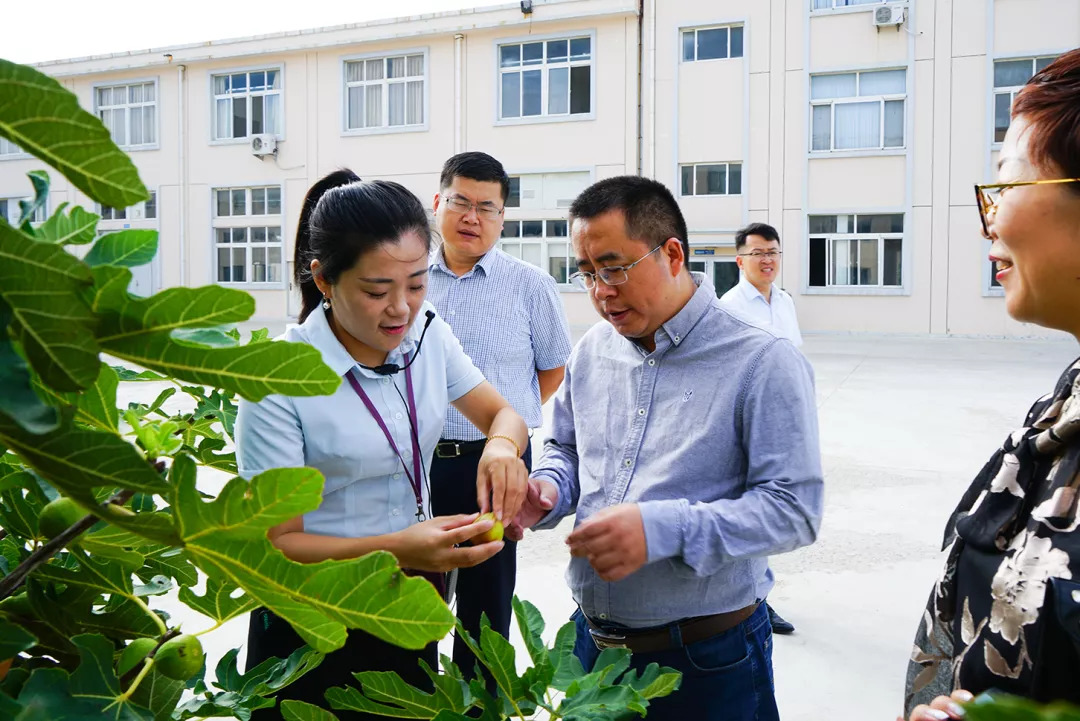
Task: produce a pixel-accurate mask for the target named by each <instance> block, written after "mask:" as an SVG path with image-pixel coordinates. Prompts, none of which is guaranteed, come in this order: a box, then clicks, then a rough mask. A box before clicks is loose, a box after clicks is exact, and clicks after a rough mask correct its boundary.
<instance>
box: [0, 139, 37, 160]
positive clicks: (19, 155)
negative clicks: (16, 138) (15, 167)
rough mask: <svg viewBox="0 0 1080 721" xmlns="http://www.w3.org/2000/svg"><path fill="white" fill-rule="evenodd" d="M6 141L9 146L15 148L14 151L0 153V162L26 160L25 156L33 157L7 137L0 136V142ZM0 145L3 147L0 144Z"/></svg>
mask: <svg viewBox="0 0 1080 721" xmlns="http://www.w3.org/2000/svg"><path fill="white" fill-rule="evenodd" d="M3 143H7V144H8V145H10V146H11V147H13V148H15V152H14V153H0V162H3V161H5V160H26V159H27V158H33V157H34V156H33V155H31V154H30V153H28V152H26V151H25V150H23V149H22V148H21V147H19V146H18V145H17V144H16V143H13V142H11V141H10V140H8V139H7V138H0V144H3ZM0 147H3V146H2V145H0Z"/></svg>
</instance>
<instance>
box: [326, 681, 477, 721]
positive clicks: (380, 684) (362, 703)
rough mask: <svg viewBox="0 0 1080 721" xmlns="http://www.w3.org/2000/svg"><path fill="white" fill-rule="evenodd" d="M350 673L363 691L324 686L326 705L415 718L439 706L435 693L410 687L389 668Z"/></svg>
mask: <svg viewBox="0 0 1080 721" xmlns="http://www.w3.org/2000/svg"><path fill="white" fill-rule="evenodd" d="M353 676H355V677H356V680H357V681H359V682H360V683H361V685H362V686H363V688H364V691H363V693H361V692H360V691H359V690H358V689H357V688H355V687H353V686H344V687H343V686H335V687H333V688H330V689H327V691H326V700H327V701H329V702H330V708H332V709H337V710H338V711H358V712H362V713H371V714H381V715H383V716H393V717H395V718H416V719H430V718H432V717H433V716H435V714H437V713H439V711H440V710H441V709H442V708H443V706H442V704H441V703H440V699H439V698H438V697H436V696H435V694H430V693H424V692H423V691H420V690H419V689H416V688H413V687H412V686H410V685H409V684H407V683H405V682H404V681H402V680H401V677H400V676H398V675H397V674H396V673H394V672H392V671H361V672H360V673H354V674H353ZM451 710H454V711H464V710H465V709H464V708H463V707H462V708H456V709H451Z"/></svg>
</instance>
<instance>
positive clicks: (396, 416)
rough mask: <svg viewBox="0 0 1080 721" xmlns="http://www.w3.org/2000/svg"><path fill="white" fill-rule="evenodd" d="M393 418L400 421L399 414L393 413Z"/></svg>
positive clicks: (400, 416)
mask: <svg viewBox="0 0 1080 721" xmlns="http://www.w3.org/2000/svg"><path fill="white" fill-rule="evenodd" d="M394 418H396V419H398V420H399V421H400V420H401V419H402V415H401V414H400V413H395V414H394Z"/></svg>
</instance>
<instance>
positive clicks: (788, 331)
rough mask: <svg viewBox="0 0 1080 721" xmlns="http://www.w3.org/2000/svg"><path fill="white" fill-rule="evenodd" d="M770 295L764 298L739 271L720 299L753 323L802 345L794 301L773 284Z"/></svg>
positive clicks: (727, 306)
mask: <svg viewBox="0 0 1080 721" xmlns="http://www.w3.org/2000/svg"><path fill="white" fill-rule="evenodd" d="M769 296H770V300H765V296H763V295H762V294H761V291H759V290H758V289H757V288H755V287H754V286H753V284H752V283H751V282H750V281H748V280H747V279H746V276H745V275H743V274H742V273H740V274H739V282H738V283H737V284H736V285H735V287H734V288H732V289H731V290H729V291H728V292H727V293H724V295H723V296H721V297H720V302H721V303H723V304H724V307H725V308H728V309H729V310H733V311H735V312H736V313H737V314H739V315H740V316H741V317H743V318H745V319H746V320H748V321H750V322H751V323H753V324H754V325H757V326H761V327H762V328H767V329H769V330H771V331H772V332H773V333H776V334H777V335H779V336H782V337H784V338H787V339H788V340H790V341H791V342H792V343H794V344H795V346H796V347H798V346H801V345H802V342H803V340H802V333H800V332H799V319H798V317H797V316H796V315H795V302H794V301H792V300H791V296H790V295H788V293H787V291H785V290H783V289H782V288H777V287H776V284H775V283H774V284H773V287H772V292H771V293H769Z"/></svg>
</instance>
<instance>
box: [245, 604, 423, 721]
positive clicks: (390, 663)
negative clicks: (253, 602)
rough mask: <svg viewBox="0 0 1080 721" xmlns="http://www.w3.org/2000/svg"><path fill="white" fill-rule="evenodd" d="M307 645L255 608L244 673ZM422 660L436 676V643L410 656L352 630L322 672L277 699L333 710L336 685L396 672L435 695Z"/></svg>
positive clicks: (269, 715)
mask: <svg viewBox="0 0 1080 721" xmlns="http://www.w3.org/2000/svg"><path fill="white" fill-rule="evenodd" d="M303 645H304V641H303V640H302V639H301V638H300V636H299V635H297V633H296V631H294V630H293V628H292V626H290V625H289V624H288V622H286V621H284V620H282V619H281V618H280V617H278V616H277V615H275V614H273V613H271V612H270V611H268V610H266V609H265V608H258V609H255V610H254V611H252V612H251V616H250V620H249V621H248V655H247V664H246V666H245V668H246V669H247V670H249V671H250V670H251V669H253V668H255V667H256V666H258V665H259V664H260V663H262V662H263V661H265V660H266V659H268V658H274V657H277V658H282V659H283V658H286V657H287V656H288V655H289V654H291V653H292V652H293V651H295V650H296V649H298V648H300V647H301V646H303ZM420 659H423V660H424V661H426V662H427V663H428V665H429V666H431V668H432V669H433V670H436V671H437V670H438V663H439V653H438V648H437V644H434V643H430V644H428V645H427V646H426V647H424V648H423V649H422V650H420V651H410V650H409V649H405V648H401V647H400V646H395V645H393V644H391V643H387V642H385V641H382V640H380V639H378V638H376V637H374V636H372V635H371V634H368V633H364V632H363V631H357V630H351V631H349V636H348V639H347V640H346V641H345V645H344V646H342V647H341V648H339V649H338V650H337V651H334V652H333V653H329V654H327V655H326V658H324V659H323V662H322V663H321V664H320V665H319V667H318V668H315V669H313V670H311V671H309V672H308V673H306V674H305V675H303V676H301V677H300V679H299V680H297V681H295V682H293V683H291V684H289V685H288V686H286V687H285V688H283V689H282V690H281V691H280V692H279V693H278V694H277V695H276V697H275V698H276V699H277V700H278V702H279V703H280V702H281V701H284V700H286V699H296V700H298V701H307V702H308V703H311V704H315V705H316V706H319V707H321V708H325V709H329V708H330V704H329V703H328V702H327V700H326V697H325V693H326V690H327V689H329V688H332V687H334V686H353V687H359V686H360V684H359V682H358V681H357V680H356V679H355V678H354V677H353V673H355V672H358V671H396V672H397V673H398V675H400V676H401V678H402V679H404V680H405V683H408V684H411V685H413V686H416V687H417V688H422V689H424V690H426V691H433V690H434V686H433V684H432V683H431V679H430V678H428V676H427V674H426V673H424V670H423V669H422V668H420ZM334 713H335V714H336V715H337V717H338V718H339V719H341V720H342V721H375V720H376V719H381V720H382V721H385V720H386V719H387V718H388V717H387V716H379V715H374V714H367V713H357V712H352V711H335V712H334ZM251 718H252V721H280V719H281V718H282V716H281V710H280V709H279V708H278V706H274V707H273V708H267V709H260V710H258V711H256V712H254V713H253V714H252V716H251Z"/></svg>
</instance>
